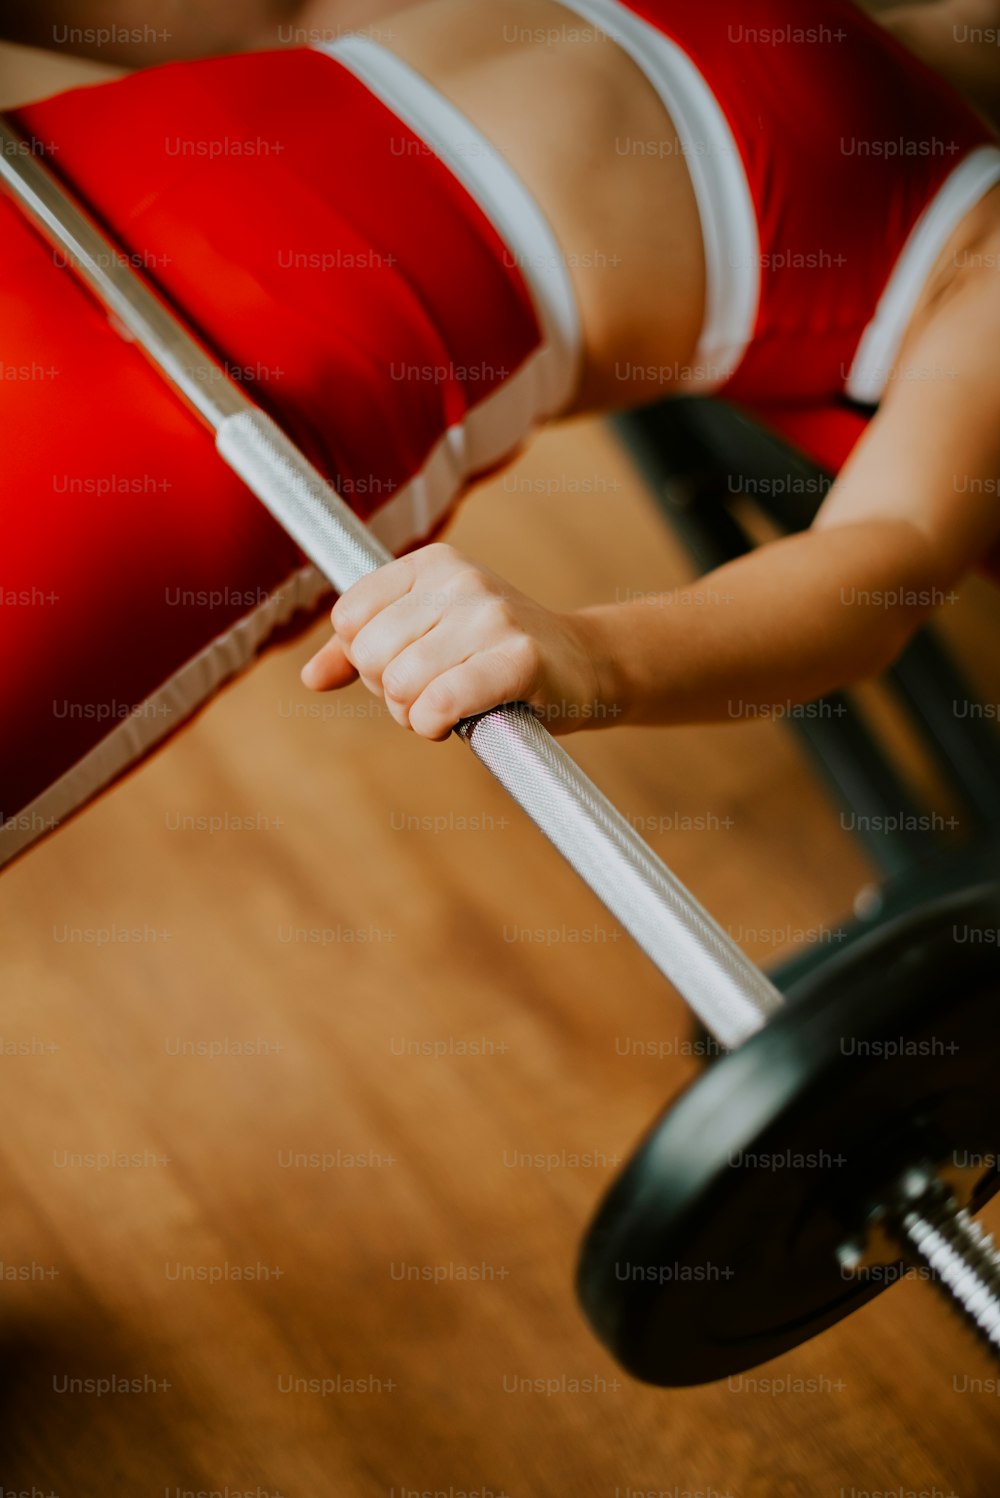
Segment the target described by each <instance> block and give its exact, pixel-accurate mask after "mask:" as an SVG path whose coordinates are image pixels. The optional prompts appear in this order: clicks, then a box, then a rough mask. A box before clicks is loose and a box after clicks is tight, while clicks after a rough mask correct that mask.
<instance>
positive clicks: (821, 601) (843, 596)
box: [579, 522, 942, 724]
mask: <svg viewBox="0 0 1000 1498" xmlns="http://www.w3.org/2000/svg"><path fill="white" fill-rule="evenodd" d="M941 601H942V598H941V592H940V589H939V587H938V584H937V582H936V580H935V577H934V572H933V568H932V567H931V566H930V565H929V563H928V559H927V554H926V548H925V546H924V545H923V544H922V543H921V541H920V539H919V537H918V535H917V534H916V533H915V532H914V531H913V530H912V528H911V527H909V526H906V525H903V524H897V523H894V522H869V523H863V524H858V525H850V526H846V525H845V526H841V527H836V528H832V529H827V530H822V531H819V530H813V531H809V532H806V533H805V534H804V535H799V536H792V537H788V538H785V539H782V540H780V541H776V542H772V543H771V544H769V545H767V546H764V547H761V548H760V549H759V550H757V551H754V552H752V553H750V554H749V555H748V556H746V557H741V558H740V559H739V560H737V561H735V562H731V563H729V564H727V565H726V566H724V567H721V568H719V569H718V570H717V571H715V572H712V573H710V574H709V575H708V576H707V577H704V578H702V579H700V580H699V581H698V582H696V583H692V584H691V585H690V587H687V588H684V589H679V590H677V591H675V592H672V593H664V594H655V595H649V596H643V597H641V598H638V599H631V598H627V597H626V598H622V597H621V595H620V594H619V600H618V601H617V602H616V603H614V604H608V605H600V606H598V607H595V608H590V609H586V610H583V611H582V612H581V615H580V616H579V617H580V620H581V623H582V624H583V625H584V627H585V628H586V630H587V631H588V633H589V635H590V642H591V649H592V652H593V657H594V660H595V664H596V666H597V672H598V678H599V681H600V683H601V685H600V688H599V698H600V710H599V711H598V712H596V713H595V716H594V722H595V724H600V723H602V722H607V723H610V724H622V723H629V724H673V723H685V722H726V721H730V720H732V719H735V718H740V717H744V716H747V715H748V714H749V715H752V714H753V713H754V712H755V711H756V710H761V709H763V710H768V709H771V710H775V709H776V710H779V711H780V710H781V709H782V708H784V707H785V706H786V705H787V704H789V703H791V704H796V705H798V704H802V703H806V702H810V701H813V700H814V699H815V698H817V697H821V696H823V695H824V694H825V693H827V692H829V691H832V690H834V689H836V688H838V687H843V686H846V685H848V684H850V683H851V682H854V681H859V680H863V679H865V678H867V677H871V676H874V675H876V674H877V673H878V672H880V671H881V670H883V669H884V668H885V667H886V666H887V665H888V664H890V662H891V661H892V660H893V659H894V658H895V657H896V655H897V654H898V653H899V651H900V650H901V649H902V647H903V645H904V644H905V643H906V640H907V639H908V637H909V635H910V634H911V633H912V632H913V630H914V629H915V628H916V627H917V625H918V624H919V623H920V621H921V619H922V618H923V617H924V616H925V615H926V614H927V613H928V612H929V610H930V609H931V608H932V607H933V606H934V604H935V603H940V602H941Z"/></svg>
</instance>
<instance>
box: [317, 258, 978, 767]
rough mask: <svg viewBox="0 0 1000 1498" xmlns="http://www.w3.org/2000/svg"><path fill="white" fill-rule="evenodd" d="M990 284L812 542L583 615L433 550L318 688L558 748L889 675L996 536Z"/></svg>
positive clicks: (402, 568) (916, 377) (423, 727)
mask: <svg viewBox="0 0 1000 1498" xmlns="http://www.w3.org/2000/svg"><path fill="white" fill-rule="evenodd" d="M992 263H995V262H991V261H990V260H987V265H990V264H992ZM995 281H996V271H995V270H993V269H991V268H987V269H984V270H980V271H977V272H974V273H970V274H969V275H968V276H966V277H965V278H964V279H963V284H962V285H961V286H960V287H959V288H958V289H957V290H956V291H955V293H954V294H953V295H952V296H951V297H950V298H949V299H947V301H946V303H945V305H944V306H942V307H941V308H939V309H938V310H937V312H936V313H935V315H934V316H933V317H932V318H931V319H930V320H929V321H928V323H927V325H926V327H925V328H924V330H923V331H922V332H921V333H920V334H919V336H917V337H915V338H913V339H911V340H910V343H909V347H908V348H907V350H906V356H905V360H904V361H901V363H900V364H899V365H898V366H897V369H896V371H895V379H894V383H893V384H892V386H891V388H890V390H889V393H888V395H887V396H886V398H885V400H884V401H883V404H882V407H881V409H880V411H879V413H878V415H877V416H876V418H875V419H874V421H873V422H872V424H871V426H870V428H869V430H868V433H867V435H866V437H865V438H864V439H863V441H862V442H861V444H860V445H859V447H858V449H857V450H856V452H855V454H854V456H853V457H852V458H851V460H850V461H849V463H848V464H847V465H846V466H845V468H844V470H843V472H842V473H841V475H840V478H839V479H838V481H837V483H836V484H835V485H834V486H833V488H832V489H831V491H830V494H829V495H828V497H827V499H826V501H825V502H824V504H823V506H822V509H821V510H820V513H819V515H818V517H817V519H816V521H815V523H814V525H813V527H812V529H811V530H810V531H808V532H807V533H805V534H804V535H799V536H793V537H790V538H788V539H785V540H780V541H777V542H772V543H770V544H768V545H766V546H763V547H761V548H760V549H759V550H757V551H754V552H752V553H751V554H750V555H748V556H746V557H743V558H740V559H739V560H738V561H735V562H731V563H729V564H728V565H727V566H725V567H722V568H720V569H719V570H717V571H715V572H713V573H711V574H709V575H708V576H707V577H704V578H702V579H700V580H699V581H698V582H697V583H695V584H692V585H691V587H690V588H688V589H685V590H682V591H678V592H674V593H664V594H659V595H656V596H654V597H649V598H645V599H643V600H640V601H637V602H621V601H618V602H615V603H611V604H605V605H600V606H597V607H594V608H589V609H584V610H581V611H580V612H578V613H570V614H560V613H555V612H553V611H549V610H546V609H544V608H542V607H541V606H540V605H538V604H537V603H535V602H533V601H532V600H530V599H527V598H525V597H523V595H521V594H519V593H517V592H516V591H515V590H513V589H511V588H510V587H509V586H508V585H507V584H505V583H504V582H503V581H502V580H501V579H500V578H497V577H496V576H495V575H494V574H492V573H491V572H489V571H488V570H487V569H485V568H481V567H477V566H475V565H474V564H472V563H470V562H469V561H468V560H466V559H465V558H463V557H461V556H460V555H459V554H458V553H456V552H454V551H452V550H451V548H447V547H430V548H426V549H425V550H424V551H422V552H417V553H415V554H414V556H412V557H407V558H403V559H401V560H400V561H397V562H394V563H392V564H391V565H390V566H389V567H388V568H385V569H383V571H382V572H380V573H378V574H376V575H375V576H374V577H372V578H368V579H365V581H363V582H361V583H359V584H357V585H356V586H355V587H354V588H352V589H351V590H350V591H349V592H348V593H346V594H345V595H344V597H343V598H342V599H341V600H340V601H339V602H338V604H337V605H336V607H335V608H334V611H333V624H334V635H333V638H332V639H331V640H330V642H329V643H328V644H327V645H326V646H324V647H323V649H322V650H321V651H320V652H319V653H318V655H317V656H316V657H315V658H314V660H313V661H312V662H311V663H310V665H309V666H307V667H306V673H305V678H304V679H305V681H306V684H307V685H308V686H311V687H315V688H319V689H324V688H329V687H336V686H342V685H344V684H346V683H347V682H348V681H350V680H352V679H353V678H354V676H355V673H356V672H360V675H361V677H362V679H363V680H364V682H365V684H366V685H367V686H368V687H369V689H370V690H371V691H373V692H374V693H376V694H377V695H380V696H383V697H384V698H385V700H386V702H387V705H388V706H389V709H390V711H391V712H392V713H393V716H394V717H396V719H397V720H398V721H399V722H400V723H401V724H404V725H405V726H409V727H411V728H413V729H414V730H415V731H416V732H418V733H420V734H422V735H424V736H425V737H428V738H436V739H440V738H443V737H445V736H446V735H447V733H448V731H449V729H450V728H451V726H452V725H453V724H454V723H455V722H456V721H457V720H458V719H459V718H462V717H466V716H471V715H474V714H475V713H478V712H483V711H485V710H487V709H488V708H490V707H492V706H495V704H496V703H497V702H500V701H509V700H516V699H520V700H524V701H527V702H530V703H531V704H532V706H533V707H535V709H536V710H537V711H538V713H539V714H540V715H541V716H542V717H543V718H544V719H545V721H546V722H547V723H548V725H549V727H550V728H551V729H552V730H553V731H554V732H556V733H560V732H572V731H573V730H574V729H578V728H587V727H603V726H614V725H616V724H622V723H632V724H672V723H685V722H726V721H729V720H732V719H736V718H742V717H746V716H754V715H760V716H764V715H774V714H776V713H780V712H782V711H784V710H786V709H787V707H788V706H789V705H793V706H797V705H800V704H804V703H807V702H809V701H811V700H813V699H815V698H817V697H819V696H822V695H823V694H825V693H826V692H828V691H831V690H833V689H834V688H837V687H843V686H847V685H849V684H851V683H852V682H856V681H858V680H861V679H864V678H866V677H870V676H873V675H875V674H877V673H878V672H880V671H881V670H882V669H883V668H884V667H886V666H888V665H889V664H890V663H891V662H892V660H894V659H895V657H896V656H897V655H898V654H899V652H900V651H901V650H902V648H903V646H904V645H905V644H906V642H907V640H908V639H909V638H910V636H911V635H912V634H913V632H914V631H915V630H916V629H917V627H918V626H919V625H920V624H921V623H922V622H923V620H924V619H925V618H926V617H927V616H928V615H929V614H931V613H933V612H934V611H935V610H936V609H938V608H940V607H942V606H945V605H947V604H949V603H950V602H953V601H954V597H955V595H954V591H953V590H954V588H955V585H956V584H957V582H958V580H959V579H960V578H961V577H962V575H963V574H964V573H965V572H966V571H967V570H968V569H969V568H970V567H972V566H973V565H974V564H975V563H976V561H977V560H978V559H980V558H981V557H983V556H984V555H985V554H986V553H987V552H988V551H989V550H990V549H991V547H992V546H993V544H994V543H995V541H996V539H997V537H998V536H1000V503H998V500H1000V420H998V416H1000V397H998V394H997V392H998V390H1000V298H998V296H997V295H996V287H995V285H994V282H995ZM598 544H599V543H598Z"/></svg>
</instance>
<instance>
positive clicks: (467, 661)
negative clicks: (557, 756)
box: [302, 543, 614, 740]
mask: <svg viewBox="0 0 1000 1498" xmlns="http://www.w3.org/2000/svg"><path fill="white" fill-rule="evenodd" d="M331 618H332V622H333V631H334V633H333V639H332V640H330V642H329V643H328V644H326V645H324V646H323V647H322V649H321V650H319V651H317V653H316V654H315V655H314V656H313V658H312V660H311V661H309V663H308V664H307V665H306V666H304V667H303V670H302V680H303V682H304V683H305V685H306V686H307V687H311V688H313V690H315V691H320V692H325V691H330V690H331V689H333V688H337V687H344V686H347V685H348V683H350V682H352V681H355V680H356V679H357V677H359V676H360V678H361V680H362V681H363V682H364V684H365V686H366V687H367V688H368V690H369V691H370V692H372V693H374V695H375V696H376V697H381V698H383V699H384V701H385V704H386V706H387V707H388V709H389V711H390V713H391V714H392V716H393V717H394V718H395V719H396V722H397V723H400V724H402V725H403V727H404V728H412V729H413V731H414V732H415V733H418V734H420V735H421V737H422V738H427V739H438V740H440V739H445V738H447V737H448V734H449V733H450V731H451V729H452V728H453V727H454V726H455V724H456V723H457V722H459V720H460V719H462V718H468V717H472V716H474V715H475V714H476V713H482V712H488V711H489V709H490V708H494V707H497V706H499V705H500V704H501V703H504V702H527V703H528V704H529V705H530V706H531V707H533V708H534V709H535V710H536V712H537V713H538V714H539V716H540V717H541V718H542V719H543V721H544V722H545V723H546V725H547V726H548V727H549V728H550V729H551V730H552V732H553V733H560V732H561V733H569V732H572V730H573V729H575V728H581V727H584V726H585V725H586V724H588V723H593V722H594V720H600V719H602V718H610V719H611V721H614V718H613V714H614V709H613V708H612V707H609V706H607V705H603V699H602V697H601V684H600V674H601V673H600V669H599V664H598V661H597V651H598V637H597V634H596V624H595V622H594V621H593V620H591V619H590V618H589V617H588V616H586V615H583V614H559V613H554V612H553V611H552V610H550V609H546V608H543V607H542V606H541V604H538V603H535V602H534V601H533V600H532V599H530V598H527V597H525V595H524V594H523V593H519V592H518V591H517V590H516V589H515V588H512V587H511V586H510V585H509V584H508V583H505V582H504V581H503V579H502V578H500V577H498V576H497V575H496V573H494V572H490V571H489V569H488V568H486V567H479V566H477V565H476V564H475V563H473V562H470V561H469V560H468V559H467V558H466V557H464V556H462V555H461V553H460V552H458V551H456V550H455V548H454V547H452V546H447V545H443V544H440V543H438V544H435V545H432V546H425V547H423V548H422V549H421V550H419V551H415V552H412V553H411V554H410V555H408V556H405V557H401V558H400V559H399V560H398V561H395V562H390V563H389V564H388V565H387V566H385V567H382V568H380V569H379V570H378V571H377V572H373V573H372V574H371V575H370V576H369V577H365V578H363V579H362V580H361V582H359V583H356V584H355V585H354V587H353V588H350V589H349V590H348V591H347V592H346V593H345V594H344V595H343V596H342V597H341V598H339V599H338V600H337V603H336V605H335V607H334V609H333V613H332V615H331Z"/></svg>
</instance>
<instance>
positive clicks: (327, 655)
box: [299, 635, 358, 692]
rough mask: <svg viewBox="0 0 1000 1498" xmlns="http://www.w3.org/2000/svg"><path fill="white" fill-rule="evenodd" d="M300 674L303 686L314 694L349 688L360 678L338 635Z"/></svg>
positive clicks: (318, 651) (327, 643) (322, 647)
mask: <svg viewBox="0 0 1000 1498" xmlns="http://www.w3.org/2000/svg"><path fill="white" fill-rule="evenodd" d="M299 674H300V677H301V680H302V684H303V686H307V687H309V688H310V690H311V691H313V692H331V691H333V690H335V688H337V687H346V686H349V685H350V683H351V682H352V681H356V680H357V676H358V673H357V671H355V669H354V667H353V666H352V665H351V663H350V661H349V660H348V659H347V656H346V655H345V654H344V647H343V646H342V645H341V643H340V641H339V640H338V639H337V636H336V635H334V636H333V638H332V639H330V640H328V641H327V642H326V644H325V645H323V646H321V647H320V649H319V650H317V652H316V654H315V655H314V656H313V658H312V660H309V661H307V662H306V664H305V665H304V666H303V667H302V670H301V672H300V673H299Z"/></svg>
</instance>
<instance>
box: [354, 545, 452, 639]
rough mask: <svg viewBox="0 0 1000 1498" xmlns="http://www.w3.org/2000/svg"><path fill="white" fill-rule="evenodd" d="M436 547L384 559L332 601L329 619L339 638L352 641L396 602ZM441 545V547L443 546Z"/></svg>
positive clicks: (429, 563)
mask: <svg viewBox="0 0 1000 1498" xmlns="http://www.w3.org/2000/svg"><path fill="white" fill-rule="evenodd" d="M436 549H437V548H435V547H432V546H427V547H425V548H424V549H423V551H420V552H415V553H414V554H413V555H412V556H407V557H399V558H397V560H396V561H395V562H387V563H386V565H385V566H384V567H379V568H378V570H377V571H376V572H370V573H369V574H368V576H367V577H363V578H362V579H361V580H360V582H356V583H355V584H354V586H353V588H348V590H347V592H346V593H342V594H341V596H340V597H339V598H338V599H337V602H336V603H335V604H334V607H333V613H332V614H331V616H330V617H331V619H332V621H333V627H334V629H335V630H336V632H337V634H338V635H339V636H340V638H341V639H342V640H344V641H346V642H347V643H348V644H350V643H351V641H353V640H354V639H355V638H356V637H357V635H358V634H360V632H361V630H363V629H364V627H365V625H366V624H368V623H369V621H370V620H372V619H374V618H375V616H376V615H377V614H380V613H381V612H382V610H383V609H387V608H388V607H389V606H390V604H394V603H398V602H399V600H400V599H401V598H405V596H406V594H407V593H409V592H410V590H411V589H412V588H413V586H414V584H415V582H416V580H417V577H418V575H420V574H421V573H422V572H423V571H424V570H426V568H427V567H428V565H432V561H431V559H430V558H429V556H428V554H429V553H431V552H433V551H435V550H436ZM442 549H444V548H442Z"/></svg>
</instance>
